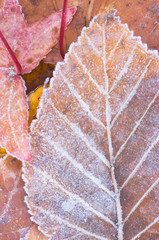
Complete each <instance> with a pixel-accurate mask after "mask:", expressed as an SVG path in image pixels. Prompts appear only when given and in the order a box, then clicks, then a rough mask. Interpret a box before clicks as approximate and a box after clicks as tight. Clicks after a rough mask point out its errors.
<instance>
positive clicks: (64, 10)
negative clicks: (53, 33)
mask: <svg viewBox="0 0 159 240" xmlns="http://www.w3.org/2000/svg"><path fill="white" fill-rule="evenodd" d="M67 7H68V0H64V4H63V12H62V21H61V29H60V53H61V56H62V57H63V58H64V56H65V47H64V38H65V29H66V16H67Z"/></svg>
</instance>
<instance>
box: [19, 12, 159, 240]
mask: <svg viewBox="0 0 159 240" xmlns="http://www.w3.org/2000/svg"><path fill="white" fill-rule="evenodd" d="M158 79H159V59H158V56H157V54H156V52H151V51H148V50H147V49H146V46H145V45H143V44H142V43H141V41H140V38H136V37H133V34H132V32H130V31H129V30H128V27H127V25H122V24H121V23H120V20H119V18H118V17H115V16H114V12H113V11H111V12H109V13H103V14H101V15H99V16H97V17H95V18H94V20H93V21H92V22H91V24H90V27H89V28H84V29H83V31H82V34H81V37H80V38H79V39H78V42H77V43H76V44H72V45H71V47H70V50H69V53H68V54H67V56H66V58H65V61H64V63H59V64H58V65H57V67H56V70H55V72H54V77H53V78H52V79H51V82H50V87H49V88H48V89H45V90H44V92H43V95H42V98H41V101H40V107H39V111H38V114H37V120H36V121H34V122H33V124H32V129H31V136H32V137H31V145H32V152H33V162H32V163H24V168H23V171H24V176H23V177H24V180H25V182H26V192H27V194H28V196H27V198H26V202H27V204H28V207H29V209H30V211H29V212H30V213H31V214H32V215H33V216H32V220H33V221H35V222H36V223H37V224H38V225H39V229H40V230H41V231H42V232H43V233H45V234H46V235H47V236H48V237H50V238H49V239H52V240H53V239H54V240H55V239H73V240H77V239H78V240H86V239H93V240H95V239H101V240H106V239H107V240H108V239H109V240H116V239H118V240H122V239H124V240H130V239H131V240H136V239H156V232H158V230H159V184H158V183H159V161H158V157H159V152H158V146H159V144H158V140H159V135H158V132H159V124H158V117H159V116H158V113H159V109H158V106H159V104H158V100H159V99H158V87H159V82H158Z"/></svg>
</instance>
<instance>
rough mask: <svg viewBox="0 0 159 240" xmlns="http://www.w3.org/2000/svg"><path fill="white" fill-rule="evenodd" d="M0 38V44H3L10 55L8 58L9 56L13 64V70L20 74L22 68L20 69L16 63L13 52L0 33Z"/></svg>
mask: <svg viewBox="0 0 159 240" xmlns="http://www.w3.org/2000/svg"><path fill="white" fill-rule="evenodd" d="M0 38H1V40H2V42H3V43H4V45H5V47H6V48H7V50H8V52H9V54H10V56H11V58H12V60H13V62H14V65H15V68H16V70H17V74H20V73H21V71H22V67H21V65H20V63H19V62H18V60H17V58H16V56H15V54H14V52H13V51H12V49H11V48H10V46H9V44H8V42H7V40H6V39H5V37H4V36H3V34H2V32H1V31H0Z"/></svg>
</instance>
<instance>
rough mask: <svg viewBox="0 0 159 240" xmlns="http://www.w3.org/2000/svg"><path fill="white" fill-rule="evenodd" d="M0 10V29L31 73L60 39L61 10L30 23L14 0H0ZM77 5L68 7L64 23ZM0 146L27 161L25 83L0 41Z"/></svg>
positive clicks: (27, 137)
mask: <svg viewBox="0 0 159 240" xmlns="http://www.w3.org/2000/svg"><path fill="white" fill-rule="evenodd" d="M1 6H2V8H1V11H0V31H1V32H2V34H3V36H4V37H5V39H6V40H7V42H8V44H9V46H10V47H11V49H12V50H13V52H14V54H15V56H16V58H17V59H18V61H19V63H20V65H21V66H22V73H27V72H30V71H31V70H32V69H33V68H35V67H36V66H37V65H38V63H39V61H40V60H41V59H42V58H44V56H45V55H46V54H47V53H48V52H49V51H50V49H51V48H52V47H53V45H55V44H56V43H57V41H58V38H59V31H60V25H61V17H62V12H61V11H60V12H57V13H53V14H51V15H49V16H48V17H45V18H43V19H41V20H39V21H37V22H35V23H33V24H28V23H27V22H26V20H25V18H24V16H23V14H22V9H21V7H20V6H19V4H18V3H17V0H3V1H2V2H1ZM75 11H76V8H70V9H68V11H67V12H68V14H67V24H68V23H69V22H70V20H71V18H72V16H73V14H74V13H75ZM0 56H1V58H0V77H1V78H0V81H1V91H0V113H1V117H0V145H1V146H2V147H4V148H6V150H7V151H8V152H9V153H10V154H11V155H13V156H15V157H17V158H19V159H21V160H28V161H29V160H30V159H31V152H30V147H29V135H28V114H27V110H28V106H27V101H26V95H25V87H24V82H23V80H22V78H21V77H18V76H16V70H15V67H14V63H13V61H12V58H11V56H10V55H9V53H8V51H7V49H6V47H5V45H4V43H3V41H2V40H1V41H0Z"/></svg>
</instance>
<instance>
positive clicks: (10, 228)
mask: <svg viewBox="0 0 159 240" xmlns="http://www.w3.org/2000/svg"><path fill="white" fill-rule="evenodd" d="M21 165H22V164H21V162H20V161H18V160H17V159H16V158H13V157H11V156H8V155H6V156H5V157H4V158H3V159H0V240H19V239H20V238H22V237H24V236H25V235H26V233H27V232H28V230H29V229H30V227H31V226H32V224H33V223H32V222H31V220H30V215H29V214H28V209H27V207H26V204H25V202H24V195H25V192H24V188H23V186H24V183H23V180H22V178H21Z"/></svg>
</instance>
